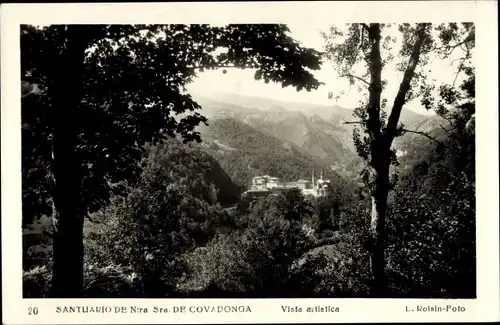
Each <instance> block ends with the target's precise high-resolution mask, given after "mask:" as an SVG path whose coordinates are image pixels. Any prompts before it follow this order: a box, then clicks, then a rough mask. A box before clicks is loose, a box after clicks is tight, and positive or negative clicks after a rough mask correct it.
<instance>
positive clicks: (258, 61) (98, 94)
mask: <svg viewBox="0 0 500 325" xmlns="http://www.w3.org/2000/svg"><path fill="white" fill-rule="evenodd" d="M288 32H289V30H288V28H287V27H286V26H284V25H228V26H224V27H212V26H209V25H53V26H48V27H44V28H37V27H34V26H22V28H21V69H22V82H23V97H22V123H23V131H22V141H23V143H22V145H23V207H24V213H23V219H24V220H26V219H29V218H31V217H32V216H33V215H35V214H41V213H47V211H49V210H50V209H49V208H48V207H50V206H51V204H53V207H54V210H55V213H54V214H53V220H54V243H53V247H54V248H53V251H54V265H53V278H52V283H53V287H52V289H53V290H52V294H53V296H54V297H79V296H81V295H82V283H83V222H84V217H85V215H86V214H87V213H88V212H91V211H96V210H97V209H99V208H100V207H101V206H102V204H103V203H105V202H107V201H108V199H109V197H110V194H111V193H112V192H114V191H118V192H120V191H123V185H124V184H126V183H127V182H134V180H136V179H137V176H138V175H139V173H138V171H139V170H140V166H139V161H140V157H141V155H142V154H143V145H144V143H146V142H150V141H151V142H156V141H159V140H162V139H165V138H167V137H169V136H170V137H173V136H176V135H178V136H180V137H182V138H183V139H184V141H192V140H198V141H199V140H200V137H199V134H198V133H197V132H195V131H194V128H195V126H196V125H198V124H199V123H200V122H203V123H206V119H205V118H204V117H203V116H202V115H200V114H199V113H198V112H197V110H198V109H200V108H201V107H200V105H198V104H197V103H196V102H195V101H194V100H193V99H192V98H191V96H190V95H189V94H188V93H187V91H186V88H185V86H186V85H187V84H189V83H190V82H192V81H193V80H194V78H195V77H196V75H197V72H198V71H203V70H204V69H216V68H221V67H235V68H254V69H256V73H255V78H256V79H258V80H259V79H263V80H264V81H265V82H266V83H267V82H269V81H273V82H278V83H281V84H282V85H283V86H284V87H285V86H290V85H292V86H295V87H296V88H297V90H301V89H306V90H311V89H314V88H317V87H318V86H319V84H320V83H319V82H318V81H317V80H316V79H315V78H314V77H313V75H312V74H311V73H310V72H309V70H308V69H312V70H315V69H319V64H320V57H319V53H317V52H316V51H314V50H311V49H306V48H304V47H302V46H301V45H300V44H299V43H297V42H296V41H294V40H293V39H292V38H291V37H290V36H289V34H288Z"/></svg>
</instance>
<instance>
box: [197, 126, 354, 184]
mask: <svg viewBox="0 0 500 325" xmlns="http://www.w3.org/2000/svg"><path fill="white" fill-rule="evenodd" d="M200 132H201V134H202V138H203V142H202V143H201V147H202V148H203V150H205V151H206V152H207V153H208V154H210V155H211V156H213V157H214V158H215V159H217V160H218V162H219V163H220V165H221V166H222V168H223V169H224V170H225V171H226V172H227V173H228V174H229V175H230V176H231V178H232V179H233V180H234V181H235V182H236V183H237V184H239V185H242V186H245V187H247V186H249V185H250V181H251V179H252V177H254V176H257V175H264V174H268V175H273V176H277V177H280V178H282V179H283V180H285V181H294V180H297V179H299V178H306V179H310V178H311V176H312V172H313V171H315V173H316V175H319V173H320V172H321V171H323V172H324V176H325V177H327V178H329V179H332V180H334V181H337V183H339V182H340V183H345V179H343V178H342V177H340V175H338V174H337V173H336V172H334V171H333V170H332V169H331V168H330V167H329V166H328V164H326V163H325V162H323V161H321V160H319V159H316V158H315V157H313V156H310V155H308V154H306V153H304V152H303V151H302V150H301V149H300V148H299V147H297V146H296V145H295V144H293V143H292V142H287V141H281V140H279V139H277V138H276V137H274V136H272V135H271V134H268V133H265V132H262V131H260V130H257V129H255V128H253V127H252V126H250V125H248V124H247V123H244V122H242V121H240V120H237V119H234V118H230V117H221V118H215V119H213V120H211V123H210V125H209V126H208V127H202V128H200Z"/></svg>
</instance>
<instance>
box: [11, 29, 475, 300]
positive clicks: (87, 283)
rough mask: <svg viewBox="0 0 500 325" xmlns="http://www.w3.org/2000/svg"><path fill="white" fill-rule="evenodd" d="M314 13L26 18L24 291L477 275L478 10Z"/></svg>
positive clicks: (356, 288) (247, 286)
mask: <svg viewBox="0 0 500 325" xmlns="http://www.w3.org/2000/svg"><path fill="white" fill-rule="evenodd" d="M315 27H316V28H315ZM320 27H321V26H311V25H310V24H304V26H287V25H286V24H229V25H225V26H212V25H201V24H191V25H177V24H176V25H48V26H31V25H22V26H21V35H20V37H21V59H22V61H21V77H22V84H21V87H22V173H23V174H22V175H23V184H22V190H23V250H24V251H23V254H24V256H23V270H24V273H23V295H24V297H36V298H38V297H66V298H75V297H77V298H78V297H98V298H102V297H106V298H119V297H127V298H130V297H145V298H152V297H218V298H229V297H231V298H234V297H240V298H251V297H256V298H272V297H275V298H291V297H337V298H346V297H362V298H370V297H375V298H389V297H411V298H474V297H476V267H475V265H476V261H475V255H476V251H475V147H474V143H475V142H474V138H475V137H474V134H475V124H474V115H475V70H474V60H473V58H474V43H475V28H474V24H473V23H469V22H452V23H443V24H430V23H415V24H409V23H407V24H390V23H376V22H375V23H351V24H343V25H335V24H332V25H330V26H324V28H323V29H321V28H320ZM315 34H316V35H315ZM306 37H310V38H306ZM313 37H314V38H313ZM313 41H315V43H316V42H317V46H314V47H313V46H311V45H312V43H313ZM309 43H310V44H311V45H309ZM314 45H316V44H314ZM335 72H336V73H337V75H333V73H335ZM343 80H346V81H347V82H344V81H343ZM325 81H330V82H329V83H326V82H325ZM268 87H269V90H267V88H268ZM300 92H302V93H300ZM295 93H297V94H295ZM303 93H305V94H303ZM260 94H265V95H260ZM302 99H303V100H302ZM339 102H341V103H344V105H339Z"/></svg>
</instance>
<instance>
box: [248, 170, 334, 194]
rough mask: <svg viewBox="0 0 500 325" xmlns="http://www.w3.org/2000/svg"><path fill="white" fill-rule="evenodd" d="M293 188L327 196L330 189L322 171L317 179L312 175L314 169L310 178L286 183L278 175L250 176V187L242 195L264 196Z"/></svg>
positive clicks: (303, 192) (328, 181)
mask: <svg viewBox="0 0 500 325" xmlns="http://www.w3.org/2000/svg"><path fill="white" fill-rule="evenodd" d="M293 188H298V189H299V190H300V191H301V192H302V194H303V195H310V196H327V195H328V194H329V191H330V180H327V179H323V171H321V176H320V179H318V180H317V181H316V179H315V177H314V171H313V172H312V177H311V180H306V179H299V180H297V181H296V182H288V183H283V182H281V180H280V178H279V177H272V176H269V175H264V176H256V177H253V178H252V186H251V188H250V189H249V190H248V191H246V192H245V193H243V195H242V196H243V197H247V198H256V197H265V196H268V195H271V194H279V193H284V192H286V191H289V190H290V189H293Z"/></svg>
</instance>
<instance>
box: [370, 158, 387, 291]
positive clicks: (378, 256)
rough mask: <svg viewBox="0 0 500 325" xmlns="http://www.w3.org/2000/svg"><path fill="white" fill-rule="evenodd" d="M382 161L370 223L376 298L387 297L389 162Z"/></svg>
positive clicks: (373, 280) (371, 263)
mask: <svg viewBox="0 0 500 325" xmlns="http://www.w3.org/2000/svg"><path fill="white" fill-rule="evenodd" d="M386 160H387V159H382V162H381V163H380V165H379V166H378V167H377V168H376V169H375V185H374V186H375V188H374V190H373V192H372V195H371V199H372V211H371V222H370V239H371V243H372V245H371V250H370V267H371V273H372V286H371V295H372V296H373V297H374V298H383V297H387V295H388V292H387V279H386V276H385V265H386V262H385V256H384V249H385V236H386V233H385V219H386V211H387V197H388V193H389V161H388V160H387V161H386Z"/></svg>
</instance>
